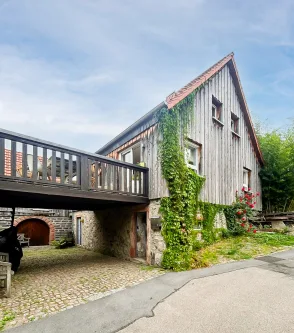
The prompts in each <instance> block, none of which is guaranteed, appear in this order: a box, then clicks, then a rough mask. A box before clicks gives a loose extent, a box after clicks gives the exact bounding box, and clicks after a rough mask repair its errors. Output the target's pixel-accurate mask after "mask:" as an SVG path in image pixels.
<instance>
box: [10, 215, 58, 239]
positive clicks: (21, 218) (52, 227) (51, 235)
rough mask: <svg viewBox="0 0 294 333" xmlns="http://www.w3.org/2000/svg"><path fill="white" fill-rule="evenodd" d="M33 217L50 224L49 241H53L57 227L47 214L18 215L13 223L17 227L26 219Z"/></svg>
mask: <svg viewBox="0 0 294 333" xmlns="http://www.w3.org/2000/svg"><path fill="white" fill-rule="evenodd" d="M32 219H36V220H41V221H43V222H45V223H46V224H47V225H48V227H49V230H50V232H49V242H52V241H53V240H54V239H55V227H54V224H53V223H52V222H51V221H50V220H49V219H48V218H47V217H46V216H34V215H28V216H21V217H18V218H17V219H16V220H15V221H14V223H13V225H14V226H15V227H16V226H17V225H18V224H19V223H21V222H23V221H26V220H32Z"/></svg>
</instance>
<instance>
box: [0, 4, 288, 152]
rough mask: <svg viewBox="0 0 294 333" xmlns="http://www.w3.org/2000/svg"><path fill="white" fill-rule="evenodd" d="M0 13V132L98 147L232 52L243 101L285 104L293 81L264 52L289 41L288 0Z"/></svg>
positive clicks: (49, 7) (13, 7)
mask: <svg viewBox="0 0 294 333" xmlns="http://www.w3.org/2000/svg"><path fill="white" fill-rule="evenodd" d="M1 4H3V6H2V7H1ZM0 13H1V15H0V123H1V125H0V127H6V128H8V129H10V130H15V131H18V132H23V133H26V134H30V135H32V136H41V137H43V136H45V137H44V139H49V140H51V141H58V142H59V141H60V143H63V144H68V145H73V144H74V145H77V146H78V147H79V148H83V149H86V150H87V149H88V150H89V149H97V148H99V147H100V146H101V145H103V144H104V143H105V142H106V141H107V140H109V139H111V138H112V137H113V136H115V135H116V134H118V132H120V131H121V130H123V129H124V128H126V127H127V126H128V125H130V124H131V123H132V122H134V121H135V120H137V119H138V118H140V117H141V116H142V115H143V114H144V113H146V112H148V111H149V110H150V109H151V108H152V107H154V106H155V105H157V104H158V103H159V102H161V101H162V100H163V99H164V98H165V97H166V96H167V95H169V94H170V93H171V92H172V91H174V90H176V89H178V88H180V87H181V86H182V85H184V84H186V83H187V82H189V81H190V80H192V79H193V78H194V77H196V76H197V75H198V74H200V73H201V72H202V71H204V70H205V69H206V68H207V67H209V66H211V65H212V64H213V63H214V62H215V61H217V60H219V59H220V58H221V57H223V56H224V55H225V54H227V53H229V52H231V51H236V57H237V63H238V65H239V64H240V72H241V74H242V75H243V74H244V77H245V79H244V82H245V85H246V86H248V87H249V88H248V91H249V96H250V100H249V105H250V101H251V100H252V101H253V102H252V104H251V105H253V106H257V107H258V105H260V104H258V103H256V102H255V101H254V98H258V97H259V96H266V97H268V95H270V94H271V93H272V92H273V93H275V94H276V96H275V97H276V98H277V99H278V98H281V100H282V98H283V97H284V96H285V95H287V97H289V98H290V96H289V93H290V94H291V91H289V90H288V88H287V84H289V83H291V84H292V81H293V77H292V76H291V77H290V78H285V79H284V78H282V77H281V76H280V74H279V73H280V72H283V71H285V72H287V70H289V68H290V69H291V68H292V67H291V64H290V63H287V60H289V57H287V56H285V55H284V54H283V55H281V54H282V52H281V51H280V49H278V50H277V49H276V48H271V49H270V50H268V49H267V48H268V47H270V46H273V45H274V46H275V47H276V46H277V45H279V46H281V45H284V46H285V45H287V46H288V47H289V46H290V47H291V46H292V45H294V38H293V26H292V17H293V4H292V1H290V0H281V1H280V2H276V1H274V0H268V1H266V2H265V1H263V0H255V1H253V0H250V1H241V0H237V1H234V2H232V1H229V0H221V1H219V0H211V1H204V0H197V1H196V0H183V1H177V0H169V1H168V0H163V1H160V2H158V1H155V0H149V1H137V0H126V1H120V0H113V1H107V0H89V1H84V0H64V1H57V0H51V1H49V0H43V1H37V0H23V1H21V2H19V1H15V0H11V1H8V2H1V0H0ZM256 48H257V49H258V51H256ZM261 49H262V54H260V50H261ZM271 55H272V56H273V55H275V56H276V57H277V60H276V61H275V62H274V63H273V60H272V59H270V60H269V57H270V56H271ZM263 57H265V59H263ZM239 60H240V62H239ZM266 62H268V64H266ZM265 65H267V70H268V71H269V72H271V74H272V76H271V78H270V80H271V82H269V79H268V78H266V74H265V73H264V72H265V71H264V72H262V73H261V74H259V67H262V66H265ZM251 66H255V68H256V71H255V72H254V71H253V70H252V71H250V70H249V69H250V67H251ZM249 73H250V74H249ZM242 75H241V78H242ZM266 80H267V81H266ZM281 80H282V81H281ZM242 81H243V79H242ZM250 82H253V84H250ZM245 91H246V90H245ZM263 103H265V105H266V103H267V101H266V99H265V100H264V102H263ZM251 109H252V111H254V110H253V108H251ZM263 110H266V106H265V107H264V109H263ZM264 112H265V111H264ZM272 114H273V117H274V112H273V113H272ZM90 141H91V143H89V142H90ZM93 142H94V143H93ZM93 146H95V147H94V148H93Z"/></svg>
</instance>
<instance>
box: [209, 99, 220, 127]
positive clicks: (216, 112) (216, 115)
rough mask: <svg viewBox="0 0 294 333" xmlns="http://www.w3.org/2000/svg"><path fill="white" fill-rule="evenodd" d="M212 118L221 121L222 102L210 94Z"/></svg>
mask: <svg viewBox="0 0 294 333" xmlns="http://www.w3.org/2000/svg"><path fill="white" fill-rule="evenodd" d="M211 112H212V118H213V119H215V120H218V121H219V122H222V103H221V102H220V101H219V100H218V99H217V98H215V97H214V96H212V106H211Z"/></svg>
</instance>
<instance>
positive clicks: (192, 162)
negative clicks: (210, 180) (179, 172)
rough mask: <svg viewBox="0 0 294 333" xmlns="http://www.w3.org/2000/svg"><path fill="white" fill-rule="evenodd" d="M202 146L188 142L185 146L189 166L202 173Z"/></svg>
mask: <svg viewBox="0 0 294 333" xmlns="http://www.w3.org/2000/svg"><path fill="white" fill-rule="evenodd" d="M200 157H201V147H200V146H199V145H197V144H194V143H191V142H188V143H187V145H186V147H185V160H186V164H187V165H188V167H189V168H191V169H193V170H195V171H196V173H198V174H199V173H200Z"/></svg>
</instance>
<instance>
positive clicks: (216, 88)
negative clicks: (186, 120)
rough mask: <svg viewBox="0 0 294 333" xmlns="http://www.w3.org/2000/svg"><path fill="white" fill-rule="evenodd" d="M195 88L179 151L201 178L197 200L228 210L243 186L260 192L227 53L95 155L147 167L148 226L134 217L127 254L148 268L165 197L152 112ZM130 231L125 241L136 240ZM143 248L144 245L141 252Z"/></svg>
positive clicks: (258, 157) (252, 139)
mask: <svg viewBox="0 0 294 333" xmlns="http://www.w3.org/2000/svg"><path fill="white" fill-rule="evenodd" d="M197 88H200V89H199V90H198V91H197V92H196V95H195V100H194V119H193V121H191V124H190V126H189V131H188V138H187V141H186V147H185V148H184V149H185V156H186V159H187V164H188V166H189V167H191V168H192V169H194V170H195V172H197V173H198V174H199V175H202V176H205V178H206V181H205V184H204V187H203V189H202V191H201V195H200V199H201V200H202V201H205V202H210V203H216V204H223V205H230V204H231V203H232V202H233V201H234V200H235V195H236V191H237V190H239V191H240V190H241V188H242V187H244V188H245V189H249V188H251V189H252V191H256V192H261V182H260V179H259V171H260V168H261V166H262V165H263V159H262V154H261V151H260V147H259V144H258V141H257V138H256V134H255V131H254V128H253V124H252V120H251V116H250V113H249V109H248V106H247V103H246V100H245V96H244V92H243V89H242V87H241V82H240V78H239V74H238V71H237V67H236V63H235V60H234V55H233V53H231V54H229V55H228V56H226V57H225V58H223V59H222V60H220V61H219V62H217V63H216V64H215V65H213V66H212V67H211V68H209V69H208V70H207V71H205V72H204V73H203V74H201V75H200V76H198V77H197V78H196V79H194V80H193V81H191V82H190V83H188V84H187V85H186V86H185V87H183V88H182V89H180V90H178V91H177V92H174V93H172V94H171V95H169V96H168V97H167V98H166V99H165V100H164V101H163V102H162V103H160V104H159V105H158V106H156V107H155V108H154V109H153V110H151V111H150V112H149V113H147V114H146V115H145V116H143V117H142V118H141V119H139V120H138V121H137V122H135V123H134V124H133V125H131V126H130V127H129V128H127V129H126V130H125V131H123V132H122V133H121V134H120V135H118V136H117V137H115V138H114V139H113V140H111V141H110V142H109V143H107V144H106V145H105V146H104V147H102V148H101V149H99V150H98V151H97V153H98V154H102V155H107V156H109V157H112V158H115V159H119V160H122V161H125V162H129V163H134V164H139V163H140V164H141V165H144V166H146V167H148V168H149V198H150V205H149V207H147V208H146V211H147V212H148V215H147V221H145V223H144V221H143V224H142V215H138V216H137V224H136V228H135V229H134V227H131V228H130V230H136V234H137V240H138V239H139V241H137V244H136V248H135V250H134V249H133V250H134V251H132V249H131V251H130V254H131V256H139V257H140V256H141V257H145V258H146V257H147V261H148V262H151V263H160V258H161V253H162V251H163V249H164V242H163V239H162V237H161V234H160V231H159V230H157V227H156V223H158V221H159V219H158V217H159V215H160V213H159V206H160V204H159V200H160V199H161V198H162V197H165V196H168V195H169V192H168V188H167V185H166V182H165V180H164V179H163V177H162V173H161V165H160V160H159V154H158V147H159V145H158V141H159V134H158V126H157V119H156V113H157V111H158V110H160V109H161V108H162V107H164V106H167V107H168V109H171V108H172V107H174V106H175V105H176V104H177V103H179V102H180V101H182V100H183V99H184V98H185V97H186V96H188V95H189V94H190V93H191V92H193V91H194V90H195V89H197ZM133 182H136V179H134V180H133ZM256 208H257V209H261V198H258V199H257V205H256ZM79 218H81V217H80V215H79ZM145 219H146V217H145ZM79 221H80V220H79ZM79 223H80V222H79ZM132 232H133V231H130V235H129V237H130V238H134V237H135V238H136V236H134V235H133V234H132ZM140 242H141V243H140ZM142 242H143V244H142ZM131 243H132V242H131ZM144 244H147V245H146V246H145V247H144ZM142 246H143V249H142ZM134 253H136V254H135V255H134Z"/></svg>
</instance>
